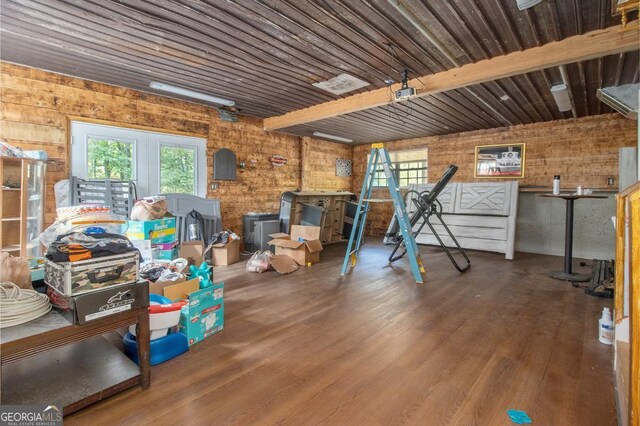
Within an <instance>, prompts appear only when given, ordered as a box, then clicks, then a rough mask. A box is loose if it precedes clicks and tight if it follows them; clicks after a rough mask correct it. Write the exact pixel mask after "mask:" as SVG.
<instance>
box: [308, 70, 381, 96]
mask: <svg viewBox="0 0 640 426" xmlns="http://www.w3.org/2000/svg"><path fill="white" fill-rule="evenodd" d="M313 85H314V86H315V87H317V88H318V89H322V90H326V91H327V92H329V93H333V94H334V95H342V94H343V93H347V92H352V91H354V90H357V89H361V88H363V87H365V86H368V85H369V83H367V82H366V81H362V80H360V79H359V78H356V77H354V76H352V75H349V74H345V73H342V74H340V75H337V76H335V77H333V78H332V79H331V80H327V81H321V82H320V83H313Z"/></svg>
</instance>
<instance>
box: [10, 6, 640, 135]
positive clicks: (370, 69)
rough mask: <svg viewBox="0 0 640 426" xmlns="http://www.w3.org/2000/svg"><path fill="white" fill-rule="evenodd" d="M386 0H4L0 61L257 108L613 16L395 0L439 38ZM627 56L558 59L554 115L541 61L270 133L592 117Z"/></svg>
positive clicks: (607, 9)
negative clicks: (565, 106) (535, 66)
mask: <svg viewBox="0 0 640 426" xmlns="http://www.w3.org/2000/svg"><path fill="white" fill-rule="evenodd" d="M391 1H394V0H359V1H350V0H317V1H303V0H288V1H282V0H252V1H250V0H237V1H232V0H230V1H222V0H215V1H213V0H210V1H197V0H153V1H151V0H118V1H105V0H83V1H81V0H64V1H51V0H4V1H3V2H2V9H1V11H0V14H1V16H0V31H1V36H2V43H1V46H0V58H1V59H2V60H5V61H9V62H15V63H19V64H24V65H27V66H32V67H37V68H41V69H46V70H50V71H54V72H59V73H64V74H68V75H72V76H77V77H81V78H86V79H90V80H95V81H100V82H105V83H110V84H115V85H119V86H124V87H129V88H133V89H139V90H143V91H147V92H154V90H152V89H150V88H149V83H150V82H151V81H160V82H164V83H169V84H173V85H176V86H180V87H184V88H188V89H192V90H196V91H200V92H203V93H207V94H211V95H214V96H219V97H223V98H228V99H233V100H235V101H236V106H237V107H238V108H240V109H241V110H242V113H243V114H247V115H252V116H256V117H261V118H265V117H272V116H277V115H282V114H284V113H286V112H289V111H292V110H296V109H301V108H306V107H309V106H311V105H316V104H319V103H322V102H326V101H330V100H333V99H338V98H339V97H340V96H335V95H332V94H330V93H328V92H325V91H323V90H320V89H317V88H315V87H314V86H312V83H315V82H320V81H324V80H328V79H330V78H332V77H334V76H336V75H338V74H341V73H348V74H350V75H353V76H355V77H358V78H360V79H362V80H364V81H367V82H368V83H370V85H369V86H367V87H364V88H362V89H359V90H357V91H353V92H349V93H346V94H344V95H342V96H343V97H346V96H349V95H352V94H355V93H359V92H364V91H368V90H372V89H375V88H381V87H385V86H386V84H385V82H384V80H385V79H389V78H392V79H393V80H394V81H395V82H397V81H398V80H399V79H400V71H401V70H402V68H404V67H407V68H409V69H410V70H411V73H410V77H415V76H419V75H426V74H431V73H437V72H440V71H444V70H446V69H450V68H454V67H455V66H456V64H457V65H464V64H467V63H471V62H476V61H479V60H482V59H487V58H491V57H495V56H498V55H503V54H506V53H509V52H514V51H518V50H523V49H528V48H531V47H535V46H540V45H543V44H546V43H549V42H551V41H557V40H561V39H564V38H566V37H569V36H573V35H577V34H584V33H586V32H589V31H593V30H597V29H601V28H606V27H609V26H611V25H615V24H617V23H618V21H619V18H618V17H612V16H611V5H610V0H543V1H542V3H540V4H539V5H537V6H535V7H534V8H532V9H529V10H526V11H519V10H518V9H517V7H516V1H515V0H437V1H428V2H427V1H422V2H418V1H407V0H404V1H402V0H400V3H401V4H402V5H403V6H404V7H405V9H406V10H408V11H409V12H410V14H411V15H413V17H414V18H415V19H414V21H417V22H418V24H419V26H421V27H422V28H426V29H428V31H429V32H431V33H432V34H433V36H435V38H436V39H437V42H438V43H439V44H440V46H439V47H438V46H436V45H435V44H433V43H432V42H431V41H429V39H428V38H427V37H426V36H425V35H424V33H423V32H421V31H420V30H419V28H417V27H416V26H415V22H414V23H413V24H412V23H411V21H410V20H409V19H408V18H407V17H406V16H403V15H402V14H401V13H400V12H399V11H398V10H397V9H396V8H395V7H393V5H392V4H390V2H391ZM389 46H392V47H391V48H390V47H389ZM442 48H444V50H445V51H447V52H448V53H447V54H444V53H443V52H442ZM638 63H639V56H638V51H634V52H630V53H625V54H620V55H614V56H607V57H604V58H599V59H594V60H589V61H584V62H580V63H576V64H571V65H568V66H566V71H567V75H568V80H569V83H570V87H571V92H572V95H573V98H574V105H575V112H565V113H561V112H559V111H558V109H557V107H556V105H555V103H554V101H553V98H552V96H551V94H550V92H549V88H550V87H551V86H552V85H554V84H558V83H561V82H562V77H561V73H560V70H559V68H550V69H546V70H543V71H537V72H533V73H530V74H525V75H520V76H516V77H512V78H505V79H501V80H496V81H492V82H489V83H484V84H479V85H476V86H472V87H469V88H464V89H459V90H454V91H449V92H445V93H440V94H436V95H433V96H428V97H425V98H420V99H414V100H412V101H411V102H409V103H404V104H402V105H397V106H396V107H392V106H383V107H378V108H373V109H369V110H364V111H360V112H357V113H351V114H346V115H343V116H339V117H335V118H331V119H326V120H322V121H317V122H313V123H308V124H304V125H299V126H294V127H289V128H286V129H282V130H281V131H284V132H288V133H293V134H297V135H310V134H311V133H312V132H313V131H316V130H319V131H323V132H325V133H331V134H336V135H339V136H343V137H347V138H351V139H353V140H354V141H355V142H356V143H365V142H371V141H380V140H383V141H384V140H394V139H403V138H408V137H416V136H425V135H436V134H446V133H454V132H461V131H468V130H475V129H483V128H492V127H499V126H505V125H514V124H522V123H532V122H539V121H548V120H555V119H560V118H569V117H571V116H572V115H574V114H575V116H578V117H582V116H587V115H594V114H601V113H606V112H611V109H610V108H608V107H607V106H605V105H603V104H601V103H600V102H599V101H598V100H597V99H596V96H595V92H596V89H597V88H599V87H601V86H608V85H614V84H626V83H632V82H637V81H638V79H639V71H638ZM155 93H160V92H155ZM505 99H506V100H505Z"/></svg>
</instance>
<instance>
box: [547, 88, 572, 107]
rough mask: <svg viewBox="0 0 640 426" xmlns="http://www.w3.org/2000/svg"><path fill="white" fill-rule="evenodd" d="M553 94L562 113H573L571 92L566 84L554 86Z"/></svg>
mask: <svg viewBox="0 0 640 426" xmlns="http://www.w3.org/2000/svg"><path fill="white" fill-rule="evenodd" d="M551 94H552V95H553V99H555V101H556V105H558V109H559V110H560V111H562V112H564V111H571V97H570V96H569V90H568V89H567V85H566V84H556V85H555V86H552V87H551Z"/></svg>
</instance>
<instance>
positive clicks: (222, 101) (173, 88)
mask: <svg viewBox="0 0 640 426" xmlns="http://www.w3.org/2000/svg"><path fill="white" fill-rule="evenodd" d="M149 87H151V88H152V89H158V90H162V91H164V92H169V93H175V94H176V95H182V96H186V97H188V98H194V99H200V100H203V101H207V102H211V103H213V104H219V105H226V106H234V105H235V104H236V103H235V102H234V101H230V100H228V99H223V98H217V97H215V96H210V95H205V94H204V93H200V92H194V91H193V90H189V89H183V88H182V87H176V86H172V85H170V84H165V83H158V82H157V81H152V82H151V84H149Z"/></svg>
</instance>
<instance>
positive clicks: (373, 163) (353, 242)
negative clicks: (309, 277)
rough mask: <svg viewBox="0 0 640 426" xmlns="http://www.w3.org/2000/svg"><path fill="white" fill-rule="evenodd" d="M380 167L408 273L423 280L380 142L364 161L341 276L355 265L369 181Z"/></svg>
mask: <svg viewBox="0 0 640 426" xmlns="http://www.w3.org/2000/svg"><path fill="white" fill-rule="evenodd" d="M380 165H381V166H382V170H383V171H384V174H385V176H386V178H387V187H388V188H389V193H390V195H391V199H390V201H392V202H393V207H394V212H395V213H394V215H395V218H396V220H397V221H398V226H399V228H400V232H401V234H402V238H403V244H404V246H405V248H406V250H407V257H408V258H409V263H410V265H411V272H412V273H413V277H414V278H415V280H416V282H417V283H420V284H422V283H424V279H423V275H422V274H424V272H425V270H424V266H423V264H422V259H421V258H420V252H419V251H418V245H417V244H416V240H415V238H414V237H413V229H412V226H411V222H410V221H409V215H407V209H406V206H405V203H404V198H403V197H402V194H400V189H399V188H398V185H397V183H396V178H395V175H394V173H393V170H392V169H391V159H390V158H389V151H387V148H385V146H384V144H382V143H374V144H372V145H371V155H369V162H368V164H367V171H366V173H365V175H364V181H363V182H362V191H360V198H359V199H358V210H357V211H356V216H355V217H354V218H353V226H352V228H351V236H350V237H349V245H348V246H347V253H346V254H345V256H344V262H343V264H342V273H341V275H346V274H347V272H348V271H349V268H350V267H351V268H355V266H356V261H357V258H358V252H359V251H360V246H361V244H362V237H363V235H364V228H365V223H366V222H367V213H368V212H369V203H370V202H372V201H379V200H372V199H371V191H372V189H373V180H374V177H375V175H376V171H377V170H378V166H380Z"/></svg>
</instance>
